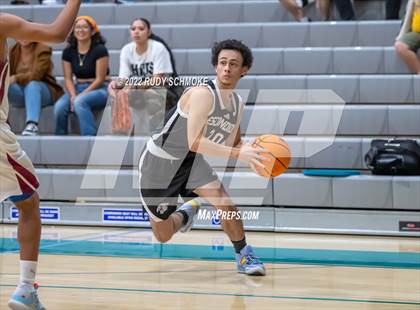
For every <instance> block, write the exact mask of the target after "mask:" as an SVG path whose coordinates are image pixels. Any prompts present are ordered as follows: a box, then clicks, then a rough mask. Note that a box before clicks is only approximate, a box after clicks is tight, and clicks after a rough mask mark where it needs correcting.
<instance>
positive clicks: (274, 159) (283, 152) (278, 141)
mask: <svg viewBox="0 0 420 310" xmlns="http://www.w3.org/2000/svg"><path fill="white" fill-rule="evenodd" d="M252 146H253V147H260V148H264V149H267V150H268V151H269V153H263V154H262V155H263V156H264V157H266V158H267V159H268V160H266V161H264V162H263V164H264V166H265V167H264V168H261V167H258V166H257V167H256V170H257V172H258V174H259V175H260V176H262V177H264V178H273V177H277V176H279V175H280V174H282V173H283V172H285V171H286V169H287V168H288V167H289V163H290V157H291V153H290V149H289V145H288V144H287V143H286V141H284V140H283V139H282V138H280V137H278V136H276V135H271V134H270V135H262V136H259V137H257V138H256V139H255V142H254V143H253V144H252Z"/></svg>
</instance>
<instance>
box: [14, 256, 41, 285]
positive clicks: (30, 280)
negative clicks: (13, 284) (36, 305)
mask: <svg viewBox="0 0 420 310" xmlns="http://www.w3.org/2000/svg"><path fill="white" fill-rule="evenodd" d="M37 266H38V262H35V261H29V260H21V261H20V280H19V286H28V287H30V288H33V287H34V282H35V276H36V268H37Z"/></svg>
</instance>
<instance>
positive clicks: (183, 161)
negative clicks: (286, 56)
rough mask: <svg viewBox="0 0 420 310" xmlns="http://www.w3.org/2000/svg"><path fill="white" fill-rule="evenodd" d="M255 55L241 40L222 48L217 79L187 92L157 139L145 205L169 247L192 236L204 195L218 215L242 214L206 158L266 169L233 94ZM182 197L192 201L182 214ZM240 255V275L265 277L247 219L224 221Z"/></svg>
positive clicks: (149, 157)
mask: <svg viewBox="0 0 420 310" xmlns="http://www.w3.org/2000/svg"><path fill="white" fill-rule="evenodd" d="M252 61H253V56H252V53H251V50H250V49H249V48H248V47H247V46H246V45H244V44H243V43H242V42H240V41H237V40H225V41H222V42H219V43H216V44H215V45H214V47H213V50H212V64H213V66H214V67H215V70H216V75H217V77H216V79H215V80H214V81H209V82H208V85H201V86H196V87H193V88H190V89H189V90H187V91H185V92H184V94H183V95H182V97H181V98H180V100H179V102H178V104H177V106H175V107H174V108H173V109H171V110H170V111H169V112H168V113H167V115H166V117H165V123H164V126H163V128H162V129H161V130H160V131H158V132H157V133H155V134H154V135H152V137H151V139H149V141H148V143H147V146H146V148H145V150H144V151H143V153H142V156H141V158H140V164H139V170H140V171H139V172H140V180H139V181H140V194H141V201H142V204H143V206H144V208H145V209H146V211H147V212H148V213H149V215H150V223H151V226H152V229H153V233H154V235H155V237H156V238H157V240H158V241H160V242H166V241H168V240H170V239H171V237H172V236H173V235H174V234H175V233H176V232H177V231H178V230H180V231H181V232H186V231H188V230H189V229H190V228H191V226H192V224H193V218H194V216H195V214H196V213H197V212H198V209H199V204H198V203H197V201H196V200H194V199H193V198H194V197H197V196H200V197H202V198H203V199H205V200H206V201H207V202H209V203H210V204H211V205H213V206H214V207H215V208H216V209H217V210H219V209H220V210H222V211H237V209H236V207H235V206H234V204H233V202H232V200H231V199H230V197H229V195H228V194H227V193H226V191H225V189H224V188H223V185H222V183H221V182H220V181H219V180H218V178H217V176H216V173H215V172H214V171H213V169H212V168H211V167H210V166H209V164H208V163H207V162H206V161H205V159H204V158H203V155H204V154H205V155H209V156H220V157H226V158H229V157H230V158H236V159H239V160H240V161H243V162H245V163H248V164H250V166H251V167H252V168H253V169H255V166H256V165H257V166H261V167H263V164H262V162H261V161H262V160H264V157H263V156H262V155H261V153H262V152H266V150H263V149H255V148H253V147H252V146H251V144H248V143H247V144H244V143H242V141H241V136H240V129H239V123H240V119H241V115H242V111H243V103H242V101H241V98H240V97H239V95H237V94H236V93H235V92H234V91H233V90H234V88H235V87H236V84H237V83H238V81H239V79H240V78H241V77H242V76H244V75H245V74H246V73H247V72H248V70H249V69H250V68H251V65H252ZM178 196H181V198H183V199H184V200H189V199H192V200H191V201H190V202H187V203H186V204H184V205H183V206H181V207H180V208H179V209H178V210H176V205H177V200H178ZM221 223H222V228H223V230H224V231H225V232H226V234H227V235H228V236H229V238H230V240H231V241H232V243H233V246H234V248H235V252H236V261H237V268H238V272H241V273H245V274H248V275H265V268H264V265H263V264H262V263H261V262H260V261H259V259H258V258H257V257H256V256H255V255H254V252H253V250H252V248H251V246H249V245H247V243H246V240H245V234H244V228H243V223H242V220H241V219H232V220H226V219H223V218H222V219H221Z"/></svg>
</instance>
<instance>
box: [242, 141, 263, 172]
mask: <svg viewBox="0 0 420 310" xmlns="http://www.w3.org/2000/svg"><path fill="white" fill-rule="evenodd" d="M264 153H268V150H266V149H263V148H260V147H253V146H252V143H251V142H248V143H244V144H243V145H242V146H241V148H240V149H239V155H238V159H239V160H240V161H243V162H245V163H247V164H249V165H250V167H251V169H253V170H254V169H255V167H256V166H258V167H261V168H264V164H263V163H262V162H263V161H266V160H267V158H266V157H264V156H263V155H262V154H264Z"/></svg>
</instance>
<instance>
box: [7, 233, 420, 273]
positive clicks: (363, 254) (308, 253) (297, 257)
mask: <svg viewBox="0 0 420 310" xmlns="http://www.w3.org/2000/svg"><path fill="white" fill-rule="evenodd" d="M17 250H18V243H17V241H16V239H12V238H0V253H5V252H9V253H10V252H16V251H17ZM255 252H256V254H257V255H258V256H259V257H260V258H261V260H263V261H264V262H267V263H287V264H317V265H336V266H360V267H381V268H408V269H420V253H419V252H407V253H399V252H377V251H349V250H314V249H288V248H267V247H256V248H255ZM41 253H45V254H65V255H90V256H118V257H142V258H166V259H193V260H214V261H232V260H233V258H234V252H233V248H232V247H231V246H220V245H217V246H211V245H189V244H158V243H156V244H151V243H134V242H127V243H120V242H100V241H85V240H63V241H54V240H43V241H41Z"/></svg>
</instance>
